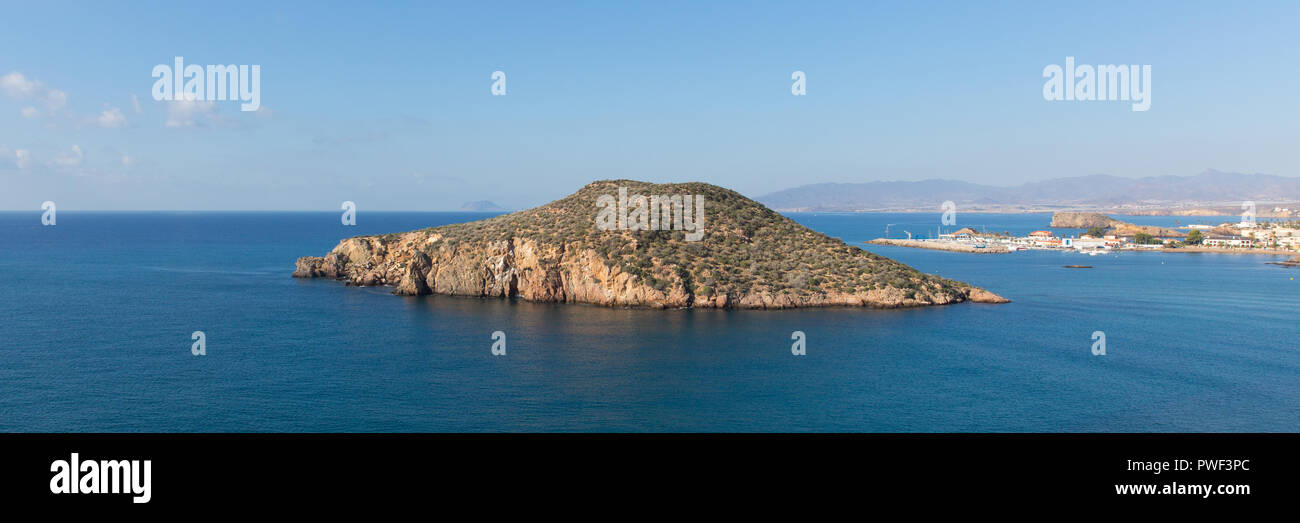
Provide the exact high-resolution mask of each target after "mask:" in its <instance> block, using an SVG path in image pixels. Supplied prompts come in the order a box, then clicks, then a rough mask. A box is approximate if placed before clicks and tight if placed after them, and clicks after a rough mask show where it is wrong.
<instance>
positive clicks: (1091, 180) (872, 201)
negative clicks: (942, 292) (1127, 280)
mask: <svg viewBox="0 0 1300 523" xmlns="http://www.w3.org/2000/svg"><path fill="white" fill-rule="evenodd" d="M757 200H758V201H759V202H761V203H763V204H764V205H767V206H768V207H771V208H773V209H776V210H778V211H862V210H903V209H928V208H934V209H937V208H938V207H939V205H940V204H942V202H944V201H949V200H951V201H952V202H954V203H956V204H958V205H963V204H964V205H975V206H998V205H1004V206H1014V205H1026V206H1028V205H1045V206H1113V205H1125V204H1134V205H1136V204H1160V203H1163V204H1190V203H1213V202H1229V201H1257V202H1272V201H1300V178H1296V177H1285V176H1276V175H1269V174H1241V173H1225V172H1220V171H1215V170H1208V171H1205V172H1203V173H1201V174H1198V175H1195V176H1152V177H1146V178H1121V177H1118V176H1111V175H1105V174H1097V175H1091V176H1075V177H1068V178H1055V179H1051V180H1045V181H1041V182H1029V183H1024V184H1021V185H1018V186H1014V187H998V186H992V185H981V184H974V183H968V182H962V181H957V180H941V179H934V180H921V181H915V182H897V181H896V182H882V181H877V182H866V183H820V184H811V185H804V186H800V187H794V188H791V189H785V190H782V191H777V192H774V193H771V194H768V195H765V196H760V197H758V198H757Z"/></svg>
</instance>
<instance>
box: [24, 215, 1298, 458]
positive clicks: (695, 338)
mask: <svg viewBox="0 0 1300 523" xmlns="http://www.w3.org/2000/svg"><path fill="white" fill-rule="evenodd" d="M486 216H489V215H486V214H473V213H362V214H360V215H358V223H357V225H356V226H354V227H344V226H342V225H341V224H340V221H339V215H338V213H260V212H238V213H220V212H148V213H131V212H113V213H96V212H68V211H63V212H60V213H59V214H58V222H57V225H55V226H52V227H46V226H42V225H41V222H40V215H39V212H21V213H20V212H9V213H0V273H2V274H3V275H4V278H5V285H3V286H0V431H7V432H29V431H56V432H64V431H70V432H82V431H96V432H99V431H107V432H141V431H147V432H195V431H200V432H227V431H240V432H244V431H253V432H260V431H271V432H300V431H309V432H370V431H415V432H425V431H435V432H441V431H457V432H460V431H638V432H639V431H710V432H711V431H854V432H858V431H865V432H990V431H991V432H1058V431H1066V432H1078V431H1084V432H1090V431H1099V432H1165V431H1179V432H1181V431H1192V432H1203V431H1211V432H1220V431H1224V432H1237V431H1249V432H1256V431H1265V432H1274V431H1279V432H1295V431H1300V326H1298V325H1300V324H1298V323H1297V314H1298V313H1300V281H1297V280H1296V277H1300V270H1296V269H1286V268H1282V267H1278V266H1274V265H1268V264H1267V263H1266V262H1268V261H1276V260H1279V259H1282V257H1270V256H1234V255H1223V254H1189V253H1180V254H1159V253H1120V254H1118V255H1106V256H1095V257H1089V256H1083V255H1079V254H1072V253H1058V252H1045V251H1030V252H1019V253H1013V254H1006V255H970V254H962V253H950V252H941V251H928V250H913V249H905V248H897V247H886V246H871V245H863V244H862V242H863V241H865V240H869V239H872V238H875V237H879V236H883V235H884V232H885V229H886V227H887V226H888V227H889V231H890V236H893V237H901V236H903V235H904V232H903V231H908V232H912V233H913V234H915V235H917V236H925V235H926V231H931V234H932V233H933V229H934V228H935V226H936V225H938V223H939V221H940V220H939V215H938V214H934V215H929V214H792V215H791V217H792V218H794V219H795V220H797V221H799V222H800V223H803V224H804V225H806V226H808V227H811V228H813V229H816V230H818V231H821V232H824V233H826V234H827V235H830V236H833V237H838V238H840V239H843V240H844V241H846V242H848V243H850V244H853V245H858V246H861V247H863V248H865V249H868V250H871V251H873V252H876V253H879V254H881V255H884V256H888V257H890V258H893V259H896V260H898V261H901V262H903V263H906V264H908V265H911V266H913V267H916V268H918V269H920V270H922V271H924V272H928V273H934V274H939V275H942V276H945V277H949V278H954V279H958V280H962V281H967V282H970V283H973V284H975V285H979V286H982V287H985V288H987V289H989V290H992V291H994V292H996V293H998V294H1000V295H1002V296H1005V297H1007V298H1009V299H1011V300H1012V303H1009V304H1005V305H984V304H960V305H954V306H946V307H929V308H920V309H908V310H869V309H850V308H830V309H802V310H787V311H731V310H729V311H719V310H668V311H658V310H641V309H610V308H601V307H594V306H585V305H562V304H538V303H529V302H524V301H518V300H505V299H478V298H458V297H445V296H433V297H399V296H393V295H391V294H389V289H385V288H356V287H346V286H344V285H342V284H340V283H337V282H333V281H327V280H299V279H294V278H291V277H290V273H291V272H292V271H293V268H294V260H295V259H296V258H297V257H299V256H304V255H317V256H319V255H323V254H325V253H326V252H328V251H329V250H330V249H331V248H332V247H333V246H334V245H335V244H336V243H337V242H338V241H339V239H341V238H344V237H347V236H354V235H359V234H372V233H387V232H397V231H405V230H411V229H416V228H421V227H427V226H433V225H441V224H448V223H456V222H463V221H470V220H475V219H481V218H484V217H486ZM959 218H960V219H959V223H958V226H964V225H970V226H974V227H976V228H984V229H988V230H991V231H993V230H996V231H1004V230H1005V231H1010V232H1012V233H1018V234H1024V233H1027V232H1028V231H1031V230H1034V229H1041V228H1045V227H1046V225H1047V223H1048V221H1049V219H1050V216H1049V215H1047V214H1028V215H997V214H962V215H960V216H959ZM1124 219H1127V220H1130V221H1135V222H1138V223H1145V224H1152V225H1165V226H1170V225H1175V224H1177V223H1179V222H1180V220H1181V223H1194V222H1198V221H1202V220H1207V219H1202V218H1174V217H1128V218H1124ZM1232 220H1235V219H1234V218H1231V217H1228V218H1224V219H1222V220H1218V221H1232ZM1209 221H1211V222H1213V221H1214V220H1209ZM1067 264H1087V265H1093V266H1094V267H1095V268H1093V269H1065V268H1063V267H1062V266H1063V265H1067ZM195 331H203V333H204V334H205V341H206V347H205V348H206V355H204V356H194V355H192V354H191V345H192V344H193V341H192V339H191V333H193V332H195ZM494 331H502V332H504V333H505V335H506V354H505V355H504V356H493V355H492V353H491V348H492V345H493V342H494V340H493V337H492V333H493V332H494ZM794 331H802V332H804V333H805V335H806V344H807V345H806V347H807V348H806V350H807V354H806V355H804V356H794V355H792V354H791V344H792V343H793V342H792V340H791V333H792V332H794ZM1094 331H1101V332H1103V333H1104V334H1105V340H1106V354H1105V355H1104V356H1094V355H1093V353H1092V348H1093V344H1094V340H1093V337H1092V335H1093V333H1094Z"/></svg>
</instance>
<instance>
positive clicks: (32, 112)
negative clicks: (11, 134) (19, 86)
mask: <svg viewBox="0 0 1300 523" xmlns="http://www.w3.org/2000/svg"><path fill="white" fill-rule="evenodd" d="M22 113H23V118H36V117H37V116H40V115H41V112H40V111H38V110H37V109H36V108H35V107H24V108H23V109H22Z"/></svg>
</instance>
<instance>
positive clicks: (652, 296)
mask: <svg viewBox="0 0 1300 523" xmlns="http://www.w3.org/2000/svg"><path fill="white" fill-rule="evenodd" d="M620 187H623V188H626V189H627V191H628V193H630V194H634V195H635V194H640V195H645V196H650V195H700V196H703V197H704V198H705V207H704V220H703V226H702V227H701V228H700V229H699V230H702V231H703V237H702V238H699V241H687V236H686V231H683V230H658V231H650V230H600V229H598V228H597V227H596V223H597V221H596V218H597V214H598V213H599V212H600V209H599V208H598V206H597V200H598V199H599V198H601V197H602V196H606V195H617V194H618V191H619V188H620ZM294 276H296V277H302V278H314V277H321V278H333V279H338V280H343V281H345V282H347V283H349V284H351V285H393V286H395V290H394V293H395V294H405V295H421V294H451V295H463V296H518V297H520V298H522V299H527V300H534V301H553V302H569V303H591V304H598V305H607V306H644V307H655V308H663V307H692V306H693V307H718V308H789V307H815V306H831V305H845V306H863V307H879V308H894V307H915V306H925V305H942V304H949V303H958V302H963V301H976V302H987V303H1003V302H1006V300H1005V299H1003V298H1001V297H999V296H997V295H995V294H993V293H991V292H988V291H985V290H983V289H980V288H977V287H973V286H971V285H969V284H967V283H962V282H958V281H954V280H950V279H946V278H942V277H939V276H934V275H928V274H924V273H921V272H920V271H917V270H916V269H913V268H911V267H908V266H906V265H903V264H901V263H898V262H895V261H893V260H890V259H888V258H884V257H882V256H879V255H876V254H873V253H870V252H867V251H864V250H862V249H859V248H857V247H852V246H849V245H846V244H845V243H844V242H842V241H840V240H838V239H835V238H830V237H828V236H826V235H824V234H821V233H819V232H816V231H813V230H811V229H808V228H806V227H804V226H802V225H799V224H798V223H796V222H794V221H793V220H791V219H789V218H786V217H785V216H782V215H780V214H778V213H776V212H775V211H772V210H771V209H768V208H767V207H764V206H762V205H760V204H759V203H757V202H755V201H753V200H750V199H749V198H745V197H744V196H741V195H740V194H739V193H736V192H734V191H731V190H728V189H724V188H721V187H717V186H714V185H710V184H706V183H677V184H650V183H645V182H638V181H632V180H606V181H598V182H593V183H591V184H589V185H587V186H585V187H583V188H582V189H581V190H579V191H578V192H576V193H574V194H572V195H570V196H568V197H565V198H563V199H560V200H557V201H554V202H551V203H549V204H546V205H543V206H540V207H536V208H533V209H528V210H524V211H519V212H515V213H511V214H506V215H502V216H496V217H493V218H489V219H486V220H480V221H476V222H469V223H462V224H455V225H445V226H441V227H433V228H427V229H421V230H416V231H410V232H405V233H394V234H385V235H378V236H357V237H354V238H348V239H345V240H343V241H341V242H340V243H339V244H338V246H336V247H335V248H334V249H333V250H332V251H330V252H329V253H328V254H327V255H326V256H324V257H316V256H307V257H303V258H299V259H298V263H297V270H296V271H295V272H294Z"/></svg>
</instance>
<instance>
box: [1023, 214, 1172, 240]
mask: <svg viewBox="0 0 1300 523" xmlns="http://www.w3.org/2000/svg"><path fill="white" fill-rule="evenodd" d="M1049 227H1053V228H1061V229H1091V228H1093V227H1100V228H1102V229H1108V230H1109V232H1111V233H1114V234H1117V235H1120V236H1132V235H1135V234H1138V233H1143V234H1150V235H1152V236H1160V237H1167V236H1186V235H1185V234H1183V233H1181V232H1178V231H1176V230H1174V229H1166V228H1164V227H1156V226H1154V225H1136V224H1132V223H1128V222H1125V221H1121V220H1116V219H1114V218H1111V217H1110V216H1106V215H1104V214H1100V213H1095V212H1057V213H1053V214H1052V223H1051V225H1049Z"/></svg>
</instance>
